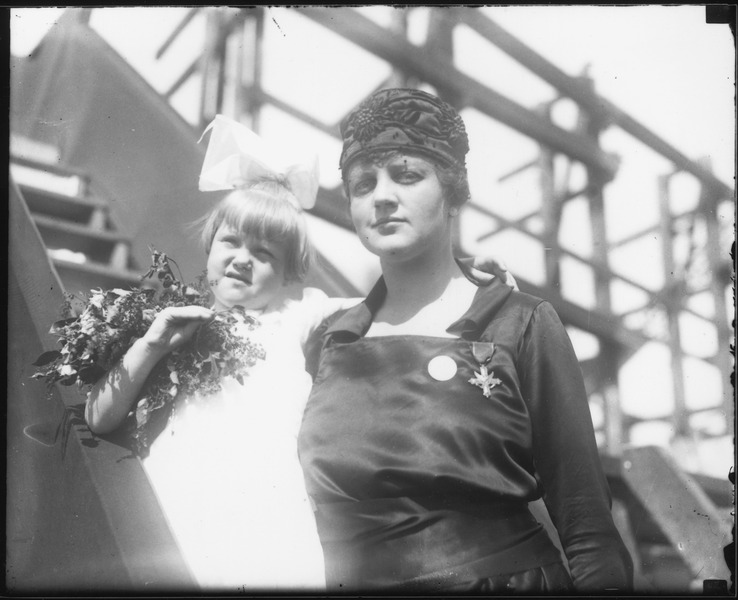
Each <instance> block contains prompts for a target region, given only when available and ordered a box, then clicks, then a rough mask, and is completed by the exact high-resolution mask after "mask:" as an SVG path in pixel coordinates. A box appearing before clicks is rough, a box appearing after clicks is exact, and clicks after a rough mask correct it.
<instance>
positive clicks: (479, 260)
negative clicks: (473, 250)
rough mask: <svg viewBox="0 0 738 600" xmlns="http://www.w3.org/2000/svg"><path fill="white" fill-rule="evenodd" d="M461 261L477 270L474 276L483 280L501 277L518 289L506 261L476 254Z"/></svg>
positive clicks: (505, 282) (504, 281)
mask: <svg viewBox="0 0 738 600" xmlns="http://www.w3.org/2000/svg"><path fill="white" fill-rule="evenodd" d="M459 261H460V262H461V263H462V264H464V265H465V266H466V267H469V268H470V269H473V270H474V271H476V272H475V273H474V276H475V277H477V278H478V279H480V280H481V281H489V280H491V279H492V277H491V276H495V277H499V279H500V280H501V281H502V282H503V283H504V284H505V285H507V286H509V287H511V288H512V289H514V290H518V291H519V289H520V288H518V282H517V281H515V277H513V276H512V273H510V272H509V271H508V270H507V267H506V266H505V263H504V262H502V261H501V260H497V259H496V258H494V257H493V256H474V257H472V258H460V259H459Z"/></svg>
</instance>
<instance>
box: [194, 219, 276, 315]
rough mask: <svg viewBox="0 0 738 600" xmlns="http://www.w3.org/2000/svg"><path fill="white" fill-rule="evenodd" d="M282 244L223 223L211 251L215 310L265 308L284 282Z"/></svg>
mask: <svg viewBox="0 0 738 600" xmlns="http://www.w3.org/2000/svg"><path fill="white" fill-rule="evenodd" d="M285 260H286V252H285V249H284V246H283V245H282V244H279V243H276V242H268V241H265V240H258V239H253V238H247V237H246V236H245V235H244V234H243V233H241V232H239V231H236V230H234V229H233V228H231V227H229V226H228V225H226V224H225V223H223V224H222V225H221V226H220V227H219V228H218V230H217V231H216V232H215V237H214V238H213V243H212V245H211V247H210V253H209V254H208V282H209V283H210V289H211V290H212V292H213V296H214V297H215V308H216V310H223V309H227V308H231V307H233V306H235V305H240V306H243V307H244V308H248V309H260V308H264V307H265V306H266V305H267V304H268V303H269V301H270V300H271V299H272V298H274V296H275V295H276V294H277V292H278V291H279V290H280V288H281V287H282V285H283V284H284V281H285V279H284V272H285Z"/></svg>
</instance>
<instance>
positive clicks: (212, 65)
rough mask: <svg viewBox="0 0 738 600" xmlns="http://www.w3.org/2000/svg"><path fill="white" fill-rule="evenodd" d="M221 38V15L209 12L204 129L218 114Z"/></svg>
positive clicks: (202, 90) (203, 62) (203, 87)
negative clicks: (219, 46)
mask: <svg viewBox="0 0 738 600" xmlns="http://www.w3.org/2000/svg"><path fill="white" fill-rule="evenodd" d="M219 37H220V14H219V12H218V9H217V8H210V9H208V12H207V17H206V25H205V43H204V48H203V53H202V59H201V65H202V67H201V68H200V72H201V73H202V80H201V84H200V127H199V129H203V128H204V127H205V126H206V125H207V124H208V123H209V122H210V121H212V120H213V118H214V117H215V115H216V114H217V112H218V93H217V89H218V85H219V83H218V79H219V71H220V69H219V67H218V62H219V59H218V39H219Z"/></svg>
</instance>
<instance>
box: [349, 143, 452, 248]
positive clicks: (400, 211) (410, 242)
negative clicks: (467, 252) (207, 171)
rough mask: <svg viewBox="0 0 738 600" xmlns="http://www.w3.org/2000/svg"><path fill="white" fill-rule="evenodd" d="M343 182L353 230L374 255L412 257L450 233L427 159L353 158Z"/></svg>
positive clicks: (445, 208) (404, 156) (441, 195)
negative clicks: (374, 160)
mask: <svg viewBox="0 0 738 600" xmlns="http://www.w3.org/2000/svg"><path fill="white" fill-rule="evenodd" d="M347 183H348V193H349V199H350V203H351V218H352V219H353V222H354V226H355V227H356V232H357V233H358V235H359V237H360V239H361V242H362V244H364V246H365V247H366V248H367V249H368V250H369V251H370V252H372V253H374V254H376V255H377V256H379V257H380V258H390V259H392V258H397V259H401V260H406V259H409V258H413V257H415V256H417V255H419V254H420V253H423V252H426V251H427V250H428V249H430V248H433V247H436V248H437V247H439V246H440V245H441V244H440V242H441V241H442V240H443V239H444V238H445V237H447V236H449V235H450V227H449V216H448V206H447V202H446V200H445V198H444V193H443V189H442V187H441V183H440V181H439V180H438V176H437V174H436V170H435V168H434V166H433V164H432V163H430V162H428V161H427V160H424V159H422V158H420V157H417V156H412V155H407V154H397V155H395V156H394V157H391V158H390V159H389V160H387V161H384V162H382V163H372V162H370V161H359V162H357V163H356V164H354V165H352V166H351V167H350V168H349V172H348V177H347ZM449 239H450V238H449Z"/></svg>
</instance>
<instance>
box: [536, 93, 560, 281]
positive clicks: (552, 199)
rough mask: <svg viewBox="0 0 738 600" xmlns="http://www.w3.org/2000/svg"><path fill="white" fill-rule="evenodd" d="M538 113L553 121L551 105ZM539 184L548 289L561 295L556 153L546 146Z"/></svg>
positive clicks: (541, 152)
mask: <svg viewBox="0 0 738 600" xmlns="http://www.w3.org/2000/svg"><path fill="white" fill-rule="evenodd" d="M536 112H537V113H539V114H540V115H541V116H543V117H545V118H546V119H548V120H551V105H550V104H548V103H545V104H541V105H540V106H539V107H538V108H537V109H536ZM538 167H539V184H540V186H541V216H542V217H543V235H542V239H541V241H542V242H543V257H544V259H543V260H544V263H545V273H546V287H548V288H550V289H552V290H555V291H556V293H557V294H560V293H561V273H560V267H559V261H560V258H561V253H560V252H559V221H560V217H561V215H560V211H559V207H558V202H557V196H556V171H555V168H554V153H553V151H552V150H551V149H550V148H549V147H547V146H544V145H541V146H540V150H539V154H538Z"/></svg>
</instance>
